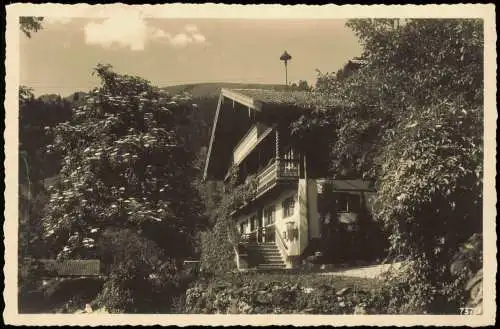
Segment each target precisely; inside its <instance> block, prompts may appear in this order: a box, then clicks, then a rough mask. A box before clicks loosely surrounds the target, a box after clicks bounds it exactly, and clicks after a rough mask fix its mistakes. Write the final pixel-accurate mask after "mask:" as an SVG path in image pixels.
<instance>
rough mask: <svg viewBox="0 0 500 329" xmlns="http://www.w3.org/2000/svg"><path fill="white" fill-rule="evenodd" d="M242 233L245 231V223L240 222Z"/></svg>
mask: <svg viewBox="0 0 500 329" xmlns="http://www.w3.org/2000/svg"><path fill="white" fill-rule="evenodd" d="M240 233H245V223H243V222H241V223H240Z"/></svg>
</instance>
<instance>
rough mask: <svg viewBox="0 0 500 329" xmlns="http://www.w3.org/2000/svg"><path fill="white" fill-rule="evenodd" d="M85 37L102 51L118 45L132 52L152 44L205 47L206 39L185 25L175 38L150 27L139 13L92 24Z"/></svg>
mask: <svg viewBox="0 0 500 329" xmlns="http://www.w3.org/2000/svg"><path fill="white" fill-rule="evenodd" d="M84 34H85V42H86V43H87V44H89V45H100V46H103V47H110V46H111V45H117V46H119V47H123V48H130V50H133V51H142V50H144V49H145V48H146V45H147V43H149V42H151V41H161V42H165V43H167V44H169V45H170V46H172V47H176V48H182V47H186V46H187V45H189V44H203V43H206V38H205V36H203V35H202V34H201V33H200V32H199V31H198V28H197V26H195V25H186V26H185V27H184V28H183V30H182V31H181V32H179V33H177V34H174V35H172V34H171V33H169V32H166V31H164V30H162V29H159V28H156V27H153V26H150V24H149V22H148V21H147V20H146V19H145V18H144V17H143V16H141V15H140V13H138V12H136V11H122V12H120V13H115V14H114V15H113V17H110V18H107V19H105V20H101V21H91V22H89V23H87V24H86V25H85V27H84Z"/></svg>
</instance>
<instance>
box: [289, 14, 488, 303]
mask: <svg viewBox="0 0 500 329" xmlns="http://www.w3.org/2000/svg"><path fill="white" fill-rule="evenodd" d="M347 25H348V26H349V27H351V28H352V29H353V31H354V32H355V33H356V35H357V36H358V38H359V39H360V41H361V43H362V45H363V54H362V57H363V58H365V59H366V61H367V64H366V65H365V66H363V67H361V68H359V70H357V72H355V73H354V74H352V75H350V76H348V77H345V78H344V79H342V80H341V81H340V80H338V79H336V77H335V76H333V75H322V76H320V78H321V84H320V85H319V88H317V91H318V93H319V94H320V95H321V96H322V97H321V100H320V101H319V105H318V108H317V110H316V111H315V113H313V114H311V115H310V116H309V117H305V118H301V120H299V121H298V122H297V123H295V126H294V131H295V133H296V134H301V133H303V131H310V130H311V129H312V130H314V129H318V128H322V129H323V130H324V129H327V130H329V131H330V140H332V141H334V142H333V143H331V149H330V165H331V170H332V172H333V173H335V174H336V175H337V176H339V177H342V176H344V177H345V176H358V177H360V176H362V177H365V178H366V179H371V180H373V181H375V182H376V186H377V189H378V191H377V195H376V201H377V202H376V204H377V211H376V213H375V216H376V218H377V219H378V220H379V221H380V222H381V223H383V224H384V225H385V227H386V229H387V230H388V232H389V234H390V236H389V240H390V249H391V252H392V254H393V255H399V256H400V257H402V258H404V259H407V260H408V261H409V262H408V264H411V265H409V266H408V267H406V269H407V271H404V273H403V277H399V278H398V279H399V282H400V283H402V284H401V285H398V284H394V281H391V283H390V284H391V285H392V287H393V289H395V290H393V293H394V294H399V297H398V298H399V299H398V298H393V299H392V300H393V301H395V302H394V305H393V306H394V308H393V309H397V310H399V311H402V310H403V311H408V310H411V309H413V310H416V309H420V310H426V311H439V310H442V309H444V308H445V307H450V309H451V310H454V311H455V312H456V311H457V309H458V308H457V304H459V303H460V301H458V300H456V299H455V301H454V302H453V303H452V301H451V300H446V298H447V297H450V298H451V297H452V296H451V295H452V294H450V293H449V291H448V287H449V285H452V284H453V277H451V276H450V273H449V266H450V260H451V259H452V258H453V257H452V255H453V254H454V253H455V252H457V250H458V249H459V246H460V245H461V244H462V243H464V242H465V241H467V239H468V238H469V237H470V236H471V235H472V234H473V233H476V232H480V231H481V216H482V214H481V205H482V152H483V142H482V129H483V128H482V117H483V98H482V90H483V60H482V58H483V34H482V31H483V30H482V22H481V21H480V20H472V19H470V20H468V19H447V20H436V19H418V20H406V21H403V22H402V21H400V20H370V19H362V20H350V21H349V22H348V23H347ZM409 283H411V284H409ZM397 289H399V290H398V292H396V290H397ZM401 291H405V293H404V294H401ZM393 297H394V295H393ZM401 297H402V298H401ZM441 297H443V298H441ZM398 303H399V306H398V307H399V308H398V307H396V304H398Z"/></svg>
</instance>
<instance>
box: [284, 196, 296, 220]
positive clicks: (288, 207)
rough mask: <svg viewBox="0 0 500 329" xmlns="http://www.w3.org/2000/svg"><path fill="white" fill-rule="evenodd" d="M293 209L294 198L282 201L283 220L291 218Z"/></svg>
mask: <svg viewBox="0 0 500 329" xmlns="http://www.w3.org/2000/svg"><path fill="white" fill-rule="evenodd" d="M294 208H295V198H294V197H293V196H292V197H289V198H286V199H285V200H284V201H283V218H285V217H290V216H292V215H293V211H294Z"/></svg>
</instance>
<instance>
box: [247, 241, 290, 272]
mask: <svg viewBox="0 0 500 329" xmlns="http://www.w3.org/2000/svg"><path fill="white" fill-rule="evenodd" d="M246 251H247V261H248V268H254V269H256V270H258V271H274V270H283V269H285V268H286V265H285V262H284V261H283V258H282V257H281V254H280V252H279V250H278V247H277V246H276V244H274V243H249V244H247V245H246Z"/></svg>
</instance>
